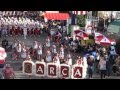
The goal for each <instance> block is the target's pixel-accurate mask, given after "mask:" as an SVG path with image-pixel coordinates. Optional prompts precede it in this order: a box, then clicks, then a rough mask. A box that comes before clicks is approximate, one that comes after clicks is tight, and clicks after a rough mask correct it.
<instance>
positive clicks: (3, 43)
mask: <svg viewBox="0 0 120 90" xmlns="http://www.w3.org/2000/svg"><path fill="white" fill-rule="evenodd" d="M7 46H8V40H6V39H4V40H3V41H2V47H3V48H4V49H5V50H7Z"/></svg>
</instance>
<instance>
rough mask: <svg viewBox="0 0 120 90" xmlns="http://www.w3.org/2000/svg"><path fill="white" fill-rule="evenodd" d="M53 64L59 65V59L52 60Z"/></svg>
mask: <svg viewBox="0 0 120 90" xmlns="http://www.w3.org/2000/svg"><path fill="white" fill-rule="evenodd" d="M53 63H56V64H57V65H60V60H59V57H55V58H54V59H53Z"/></svg>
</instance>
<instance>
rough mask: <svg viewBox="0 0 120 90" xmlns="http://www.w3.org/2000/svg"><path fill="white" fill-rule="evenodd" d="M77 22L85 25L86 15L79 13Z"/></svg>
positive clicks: (82, 25)
mask: <svg viewBox="0 0 120 90" xmlns="http://www.w3.org/2000/svg"><path fill="white" fill-rule="evenodd" d="M77 24H78V25H79V26H80V27H85V16H84V15H78V16H77Z"/></svg>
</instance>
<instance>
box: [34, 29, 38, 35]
mask: <svg viewBox="0 0 120 90" xmlns="http://www.w3.org/2000/svg"><path fill="white" fill-rule="evenodd" d="M37 34H38V29H37V28H35V30H34V35H35V36H37Z"/></svg>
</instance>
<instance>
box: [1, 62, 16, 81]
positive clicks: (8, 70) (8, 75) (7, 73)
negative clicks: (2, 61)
mask: <svg viewBox="0 0 120 90" xmlns="http://www.w3.org/2000/svg"><path fill="white" fill-rule="evenodd" d="M3 73H4V77H5V79H14V78H15V73H14V70H13V68H12V67H11V66H10V64H7V65H6V67H5V69H4V70H3Z"/></svg>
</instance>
